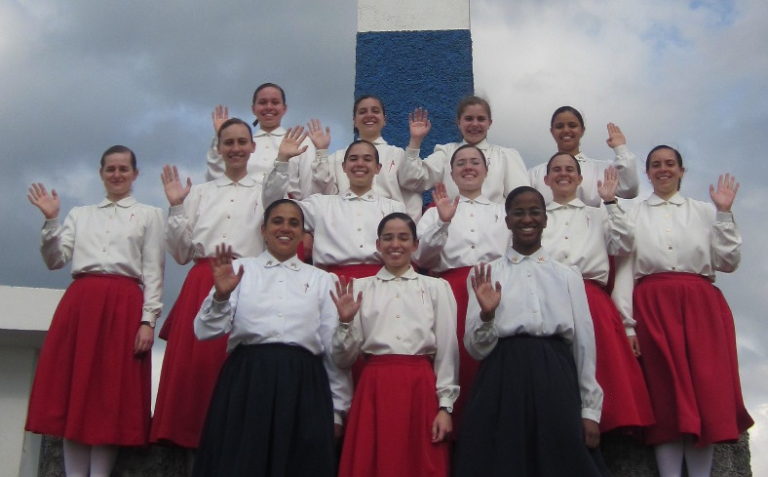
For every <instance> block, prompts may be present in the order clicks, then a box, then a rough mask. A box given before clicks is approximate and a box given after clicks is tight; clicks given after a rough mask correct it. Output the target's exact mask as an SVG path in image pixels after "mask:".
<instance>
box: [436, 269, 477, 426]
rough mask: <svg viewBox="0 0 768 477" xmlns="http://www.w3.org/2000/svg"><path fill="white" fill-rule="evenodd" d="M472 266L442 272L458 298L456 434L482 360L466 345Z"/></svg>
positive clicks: (454, 417) (454, 405) (454, 423)
mask: <svg viewBox="0 0 768 477" xmlns="http://www.w3.org/2000/svg"><path fill="white" fill-rule="evenodd" d="M470 270H472V267H460V268H454V269H452V270H446V271H445V272H443V273H441V274H440V277H441V278H443V279H445V280H446V281H447V282H448V283H449V284H450V285H451V290H453V296H454V298H456V337H457V338H458V340H459V398H458V399H457V400H456V402H455V403H454V404H453V434H454V436H456V435H457V434H458V431H459V426H460V425H461V420H462V416H463V411H464V407H465V406H466V404H467V400H468V399H469V396H470V394H471V391H472V383H474V381H475V375H476V374H477V369H478V368H479V367H480V361H477V360H476V359H475V358H473V357H472V356H470V355H469V353H468V352H467V348H465V347H464V329H465V327H466V321H467V303H468V302H469V293H468V291H467V277H468V276H469V272H470Z"/></svg>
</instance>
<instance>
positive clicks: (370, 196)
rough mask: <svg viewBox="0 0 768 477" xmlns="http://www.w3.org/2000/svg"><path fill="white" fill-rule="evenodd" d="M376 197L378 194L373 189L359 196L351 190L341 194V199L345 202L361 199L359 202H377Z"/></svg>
mask: <svg viewBox="0 0 768 477" xmlns="http://www.w3.org/2000/svg"><path fill="white" fill-rule="evenodd" d="M376 197H377V196H376V192H374V191H373V189H371V190H369V191H368V192H366V193H365V194H363V195H357V194H355V193H354V192H352V191H351V190H347V191H346V192H344V193H343V194H341V198H342V199H343V200H355V199H359V200H364V201H366V202H375V201H376Z"/></svg>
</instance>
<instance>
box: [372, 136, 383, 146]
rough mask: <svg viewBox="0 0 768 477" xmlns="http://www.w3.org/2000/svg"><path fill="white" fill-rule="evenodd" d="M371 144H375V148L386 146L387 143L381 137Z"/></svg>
mask: <svg viewBox="0 0 768 477" xmlns="http://www.w3.org/2000/svg"><path fill="white" fill-rule="evenodd" d="M371 144H373V145H374V146H386V145H387V141H385V140H384V138H383V137H381V136H379V137H377V138H376V139H374V140H373V141H371Z"/></svg>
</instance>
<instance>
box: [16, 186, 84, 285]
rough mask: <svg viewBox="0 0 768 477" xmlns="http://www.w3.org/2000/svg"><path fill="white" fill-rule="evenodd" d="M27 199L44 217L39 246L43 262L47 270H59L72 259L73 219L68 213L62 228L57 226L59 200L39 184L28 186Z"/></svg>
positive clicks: (52, 190)
mask: <svg viewBox="0 0 768 477" xmlns="http://www.w3.org/2000/svg"><path fill="white" fill-rule="evenodd" d="M27 199H28V200H29V202H30V203H31V204H32V205H34V206H35V207H37V208H38V209H39V210H40V212H42V214H43V216H44V217H45V223H44V224H43V230H42V243H41V245H40V254H41V255H42V256H43V261H44V262H45V265H46V266H47V267H48V269H50V270H56V269H59V268H61V267H63V266H64V265H65V264H66V263H67V262H68V261H69V260H70V258H72V249H73V248H74V246H75V233H74V232H75V223H74V218H73V217H72V214H71V213H70V214H69V215H68V216H67V218H66V220H65V221H64V226H61V225H60V224H59V211H60V209H61V199H60V198H59V195H58V194H57V193H56V190H55V189H51V192H50V194H49V193H48V190H47V189H46V188H45V186H44V185H43V184H42V183H40V182H37V183H33V184H32V185H30V186H29V189H28V190H27Z"/></svg>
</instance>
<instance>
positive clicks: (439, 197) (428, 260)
mask: <svg viewBox="0 0 768 477" xmlns="http://www.w3.org/2000/svg"><path fill="white" fill-rule="evenodd" d="M487 175H488V168H487V163H486V160H485V155H483V151H481V150H480V149H479V148H477V147H476V146H471V145H469V144H465V145H463V146H461V147H459V148H458V149H456V151H455V152H454V153H453V156H452V157H451V178H452V179H453V181H454V182H455V183H456V186H457V187H458V189H459V195H458V196H456V197H454V198H450V197H449V196H448V193H447V192H446V187H445V185H443V184H442V183H437V184H436V185H435V190H434V192H433V193H432V201H433V203H434V204H435V207H432V208H430V209H427V211H426V212H425V213H424V217H423V218H422V219H421V221H419V223H418V226H417V232H418V236H419V237H420V240H419V248H418V250H417V251H416V254H414V259H415V260H416V262H417V263H418V264H419V265H420V266H421V267H423V268H426V269H427V270H429V271H430V272H431V273H433V274H437V275H438V276H440V277H441V278H444V279H445V280H447V281H448V283H449V284H450V285H451V289H452V290H453V296H454V298H456V305H457V314H456V318H457V320H456V332H457V336H458V339H459V342H460V343H461V342H462V340H463V339H464V325H465V320H466V316H467V301H468V299H469V295H468V293H467V276H468V275H469V271H470V269H471V267H472V266H473V265H475V264H478V263H480V262H490V261H492V260H496V259H497V258H499V257H502V256H503V255H504V252H505V251H506V249H507V248H508V247H509V245H510V239H511V236H510V234H509V229H507V226H506V224H505V222H504V216H505V215H506V214H505V212H504V204H497V203H495V202H491V201H490V200H488V199H487V198H486V197H485V196H484V195H483V193H482V187H483V183H484V182H485V180H486V178H487ZM459 357H460V366H459V386H460V387H461V390H462V392H461V394H460V395H459V398H458V400H457V401H456V405H455V406H454V409H453V410H454V412H453V416H454V421H455V422H456V424H457V425H458V424H459V423H461V415H462V410H463V408H464V404H465V403H466V401H467V398H468V397H469V394H470V389H471V388H472V382H473V381H474V378H475V373H476V372H477V367H478V362H477V360H475V359H474V358H472V357H471V356H470V355H469V353H467V350H466V348H464V347H463V346H460V347H459Z"/></svg>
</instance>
